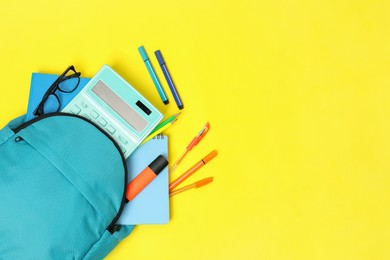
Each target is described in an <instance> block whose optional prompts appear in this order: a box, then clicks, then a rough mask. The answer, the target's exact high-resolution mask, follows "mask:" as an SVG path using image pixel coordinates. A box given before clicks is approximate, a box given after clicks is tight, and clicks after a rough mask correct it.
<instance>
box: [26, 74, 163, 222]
mask: <svg viewBox="0 0 390 260" xmlns="http://www.w3.org/2000/svg"><path fill="white" fill-rule="evenodd" d="M57 77H58V75H53V74H42V73H33V74H32V79H31V86H30V96H29V102H28V107H27V113H26V121H28V120H30V119H32V118H34V117H35V116H34V115H33V112H34V110H35V108H36V107H37V106H38V104H39V102H40V101H41V100H42V97H43V95H44V94H45V92H46V90H47V89H48V88H49V87H50V86H51V84H52V83H53V82H54V81H55V80H56V79H57ZM88 81H89V78H80V84H79V86H78V87H77V89H76V90H75V91H74V92H72V93H62V92H60V91H57V92H56V94H58V97H59V99H60V101H61V106H60V110H62V108H64V107H65V106H66V105H67V104H68V103H69V102H70V101H71V100H72V99H73V97H74V96H75V95H77V94H78V93H79V92H80V90H81V89H82V88H83V87H84V86H85V85H86V84H87V83H88ZM160 154H161V155H163V156H165V157H166V158H168V137H167V136H157V137H155V138H153V139H151V140H150V141H149V142H147V143H145V144H143V145H141V146H139V147H138V148H137V149H136V150H135V151H134V152H133V153H132V154H131V155H130V157H129V158H128V159H127V160H126V162H127V169H128V175H129V176H128V178H127V179H128V181H129V182H130V180H132V179H133V178H134V177H135V176H137V174H138V173H140V172H141V171H142V170H143V169H145V168H146V166H148V165H149V164H150V163H151V162H152V161H153V160H154V159H155V158H156V157H157V156H158V155H160ZM168 222H169V190H168V169H167V168H165V169H164V170H163V171H162V172H161V173H160V174H159V175H158V176H157V177H156V178H155V179H154V180H153V181H152V182H151V183H150V184H149V185H148V186H147V187H146V188H145V189H144V190H143V191H141V192H140V193H139V194H138V195H137V197H135V198H134V199H133V200H132V201H131V202H128V203H127V204H126V205H125V208H124V210H123V213H122V215H121V217H120V219H119V221H118V224H123V225H136V224H166V223H168Z"/></svg>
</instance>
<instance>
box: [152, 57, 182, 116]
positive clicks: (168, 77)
mask: <svg viewBox="0 0 390 260" xmlns="http://www.w3.org/2000/svg"><path fill="white" fill-rule="evenodd" d="M154 54H155V55H156V58H157V60H158V63H159V64H160V67H161V70H162V71H163V73H164V77H165V79H166V80H167V82H168V85H169V89H170V90H171V92H172V95H173V98H174V99H175V102H176V105H177V107H178V108H179V109H183V108H184V105H183V103H182V102H181V99H180V96H179V93H177V89H176V87H175V84H174V83H173V80H172V77H171V75H170V74H169V71H168V68H167V65H166V64H165V60H164V58H163V56H162V54H161V51H160V50H157V51H155V52H154Z"/></svg>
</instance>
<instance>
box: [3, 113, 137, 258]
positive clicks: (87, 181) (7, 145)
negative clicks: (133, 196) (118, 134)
mask: <svg viewBox="0 0 390 260" xmlns="http://www.w3.org/2000/svg"><path fill="white" fill-rule="evenodd" d="M18 122H21V120H19V121H18ZM16 125H17V122H16V123H15V124H12V122H11V124H10V125H9V126H11V127H12V128H13V131H12V130H10V127H8V126H7V127H5V128H4V129H3V130H2V131H1V132H0V140H3V143H1V142H0V158H1V164H0V186H1V189H0V197H1V198H2V200H0V208H2V211H1V213H0V256H1V257H5V258H6V259H7V258H12V259H21V258H24V257H27V256H29V257H32V258H35V259H44V258H56V257H60V258H63V259H66V258H67V256H69V258H70V259H74V258H76V259H81V258H83V257H85V256H87V255H91V254H92V253H93V254H95V255H105V254H107V253H108V252H109V250H111V249H112V248H113V247H114V246H115V245H116V243H118V242H119V240H120V239H122V238H123V237H122V236H126V235H127V234H129V233H130V232H131V229H132V227H126V228H124V229H123V230H121V231H119V232H113V230H112V229H111V228H112V227H113V226H114V224H115V223H116V220H117V219H118V218H119V215H120V212H121V210H122V207H123V203H124V191H125V184H126V175H127V173H126V170H127V167H126V165H125V164H126V162H125V160H124V158H123V156H122V154H121V152H120V150H119V147H118V145H117V144H116V143H115V142H114V141H113V140H112V139H111V138H109V137H108V136H107V134H106V133H104V132H102V131H101V130H100V129H99V128H97V127H96V126H95V125H94V124H91V123H90V122H88V121H86V120H85V119H83V118H81V117H78V116H72V115H68V114H63V113H55V114H48V115H45V116H43V117H40V118H37V119H33V120H32V121H29V122H27V123H24V124H21V125H20V126H18V127H16V128H15V127H14V126H16ZM14 132H15V134H14ZM99 243H100V244H106V246H105V247H101V250H99V249H94V248H96V246H94V245H95V244H99ZM107 250H108V251H107Z"/></svg>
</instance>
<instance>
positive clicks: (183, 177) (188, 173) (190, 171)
mask: <svg viewBox="0 0 390 260" xmlns="http://www.w3.org/2000/svg"><path fill="white" fill-rule="evenodd" d="M217 155H218V153H217V151H216V150H213V151H212V152H211V153H209V154H208V155H206V156H205V157H204V158H203V159H202V160H200V161H199V162H198V163H196V164H195V165H193V166H192V167H191V168H189V169H188V170H187V171H186V172H184V173H183V174H182V175H180V176H179V177H178V178H177V179H176V180H174V181H172V182H171V183H170V184H169V192H171V191H172V190H173V189H174V188H176V187H177V186H178V185H179V184H180V183H182V182H183V181H184V180H186V179H187V178H188V177H190V176H191V175H192V174H194V173H195V172H196V171H197V170H199V169H200V168H202V167H203V166H204V165H205V164H206V163H208V162H209V161H211V160H212V159H213V158H214V157H215V156H217Z"/></svg>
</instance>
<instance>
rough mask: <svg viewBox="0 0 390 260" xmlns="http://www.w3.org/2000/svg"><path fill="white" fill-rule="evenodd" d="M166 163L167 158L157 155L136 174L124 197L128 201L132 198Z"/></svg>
mask: <svg viewBox="0 0 390 260" xmlns="http://www.w3.org/2000/svg"><path fill="white" fill-rule="evenodd" d="M167 165H168V161H167V159H165V157H164V156H162V155H159V156H158V157H157V158H156V159H155V160H154V161H153V162H152V163H151V164H149V166H148V167H146V168H145V169H144V170H143V171H142V172H141V173H139V174H138V175H137V177H135V178H134V179H133V180H132V181H131V182H130V183H129V184H128V185H127V189H126V198H127V200H128V201H130V200H132V199H134V197H135V196H137V195H138V193H140V192H141V191H142V190H143V189H144V188H145V187H146V186H147V185H148V184H149V183H150V182H151V181H152V180H153V179H154V178H156V176H157V175H158V174H159V173H160V172H161V171H162V170H163V169H164V168H165V167H166V166H167Z"/></svg>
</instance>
